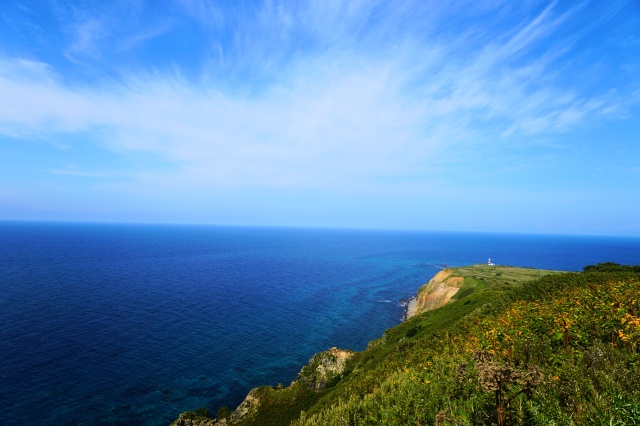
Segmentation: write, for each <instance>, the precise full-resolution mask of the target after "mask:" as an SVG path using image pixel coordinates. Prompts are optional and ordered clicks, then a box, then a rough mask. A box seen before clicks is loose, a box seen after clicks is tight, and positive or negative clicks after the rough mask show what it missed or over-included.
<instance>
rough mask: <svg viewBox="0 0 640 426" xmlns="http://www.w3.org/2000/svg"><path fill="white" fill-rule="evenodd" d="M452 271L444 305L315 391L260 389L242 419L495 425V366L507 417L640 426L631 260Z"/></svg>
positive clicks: (397, 330)
mask: <svg viewBox="0 0 640 426" xmlns="http://www.w3.org/2000/svg"><path fill="white" fill-rule="evenodd" d="M455 274H458V275H460V276H463V277H464V284H463V286H462V288H461V289H460V291H459V292H458V293H457V294H456V296H455V300H454V301H453V302H451V303H449V304H448V305H446V306H444V307H442V308H439V309H436V310H434V311H430V312H426V313H423V314H420V315H417V316H415V317H413V318H411V319H410V320H408V321H406V322H404V323H402V324H400V325H398V326H397V327H394V328H391V329H389V330H387V331H386V332H385V333H384V335H383V336H382V337H381V338H379V339H377V340H375V341H373V342H371V343H370V345H369V347H368V348H367V349H366V350H365V351H363V352H359V353H356V354H355V355H354V356H353V357H352V358H351V359H350V361H349V362H348V367H347V371H346V373H345V375H344V377H343V378H341V379H340V380H337V381H336V382H335V383H332V385H331V386H328V387H327V388H326V389H324V390H323V391H321V392H317V393H316V392H311V391H309V390H308V389H305V388H304V387H302V386H294V387H290V388H286V389H273V388H270V387H264V388H261V390H260V394H261V404H260V406H259V408H258V411H257V413H256V414H255V416H252V417H251V418H249V419H246V420H245V421H244V422H243V423H241V424H243V425H254V424H255V425H270V424H274V425H282V424H289V423H290V422H291V421H292V420H294V421H295V424H298V425H309V426H311V425H343V424H345V425H346V424H371V425H374V424H375V425H377V424H389V425H396V424H436V419H437V421H438V422H439V424H458V425H466V424H494V423H496V422H497V420H498V414H497V407H496V389H495V388H496V382H495V381H494V382H491V380H493V379H491V374H494V373H495V374H498V375H499V374H502V375H503V376H504V377H502V376H501V377H502V378H503V379H504V380H503V384H502V385H500V386H499V387H500V388H501V389H500V393H501V395H502V397H503V398H502V401H507V400H509V401H508V403H506V402H503V403H502V405H503V407H504V414H503V416H504V420H505V421H506V423H505V424H605V423H606V424H620V425H622V424H639V425H640V362H638V361H640V359H639V357H638V355H637V353H636V349H637V344H638V343H639V342H640V318H638V315H640V273H639V271H638V270H637V269H636V270H632V269H627V270H625V269H624V268H621V269H616V268H613V269H612V268H609V269H607V268H601V269H597V268H596V269H591V272H589V273H580V274H575V273H556V272H553V271H540V270H535V269H526V268H510V267H501V266H487V265H474V266H470V267H465V268H457V269H456V270H455ZM532 280H533V281H532ZM478 354H484V355H482V356H479V355H478ZM482 357H484V358H482ZM481 359H484V361H482V360H481ZM487 360H488V361H487ZM487 371H489V373H487ZM496 371H497V373H496ZM492 372H493V373H492ZM538 372H539V373H540V374H539V375H538ZM487 374H488V375H487ZM509 377H510V378H511V379H513V381H512V382H511V383H509ZM534 385H535V386H534ZM301 412H304V413H303V414H302V416H301ZM296 419H297V420H296Z"/></svg>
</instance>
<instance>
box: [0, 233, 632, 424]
mask: <svg viewBox="0 0 640 426" xmlns="http://www.w3.org/2000/svg"><path fill="white" fill-rule="evenodd" d="M489 257H491V258H492V259H493V260H494V261H495V262H496V263H498V264H506V265H514V266H528V267H536V268H549V269H562V270H576V271H577V270H581V269H582V267H583V266H585V265H588V264H595V263H598V262H602V261H614V262H618V263H627V264H638V263H640V238H609V237H575V236H571V237H569V236H539V235H537V236H536V235H504V234H471V233H438V232H408V231H363V230H335V229H333V230H332V229H295V228H241V227H213V226H159V225H158V226H155V225H154V226H152V225H106V224H59V223H58V224H55V223H26V222H22V223H20V222H0V401H2V403H1V404H0V424H2V425H21V424H27V423H30V424H50V425H94V424H104V425H117V424H146V425H166V424H168V423H169V422H170V421H171V420H173V419H174V418H176V417H177V416H178V414H179V413H180V412H182V411H185V410H189V409H194V408H197V407H200V406H207V407H209V408H210V409H213V411H215V410H216V409H217V408H218V407H220V406H222V405H228V406H229V407H231V408H235V406H236V405H237V404H239V403H240V402H241V401H242V399H243V398H244V396H245V395H246V393H247V392H248V391H249V390H250V389H251V388H252V387H255V386H258V385H263V384H268V385H275V384H277V383H278V382H282V383H284V384H289V382H290V381H291V380H292V379H294V378H295V376H296V374H297V372H298V371H299V369H300V368H301V367H302V365H304V364H305V363H306V362H307V361H308V360H309V358H311V356H312V355H313V354H314V353H315V352H318V351H321V350H324V349H327V348H329V347H331V346H338V347H342V348H350V349H354V350H362V349H364V348H365V347H366V345H367V342H369V341H370V340H372V339H374V338H377V337H379V336H380V335H381V334H382V332H383V331H384V330H385V329H387V328H389V327H392V326H394V325H396V324H397V323H398V322H400V320H401V318H402V314H403V308H402V307H401V306H400V305H399V303H398V300H400V299H403V298H407V297H409V296H410V295H412V294H413V293H415V291H416V290H417V289H418V287H419V286H420V285H422V284H423V283H425V282H426V281H428V280H429V279H430V278H431V277H432V276H433V275H434V274H435V273H437V272H438V271H439V269H440V268H441V266H442V265H444V264H447V265H449V266H459V265H467V264H472V263H480V262H486V261H487V258H489Z"/></svg>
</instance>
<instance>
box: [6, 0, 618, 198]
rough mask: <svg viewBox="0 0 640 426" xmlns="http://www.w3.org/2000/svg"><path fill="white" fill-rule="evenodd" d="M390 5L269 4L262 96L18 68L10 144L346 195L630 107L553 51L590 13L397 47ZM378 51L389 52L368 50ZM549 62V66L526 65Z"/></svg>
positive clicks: (201, 84)
mask: <svg viewBox="0 0 640 426" xmlns="http://www.w3.org/2000/svg"><path fill="white" fill-rule="evenodd" d="M180 4H181V5H182V7H184V8H185V10H187V11H188V12H189V13H190V14H191V16H192V17H193V18H195V19H196V20H198V21H199V22H201V23H203V25H205V24H206V25H214V26H215V25H224V23H223V20H224V19H225V17H224V15H223V11H221V10H220V9H218V8H217V7H216V6H215V5H214V4H213V3H212V2H205V1H202V0H181V1H180ZM377 6H378V3H376V2H323V1H317V2H310V3H309V4H308V5H307V6H306V7H304V8H302V9H300V7H294V8H285V7H284V4H283V3H278V2H273V3H268V6H267V7H265V8H263V9H261V10H260V11H259V12H260V13H259V14H258V15H259V16H260V18H259V22H258V23H257V24H256V27H254V28H251V27H249V26H243V28H242V31H244V33H243V32H242V31H239V32H238V33H237V34H240V35H242V34H244V35H245V36H246V40H245V41H243V42H241V43H242V46H243V47H244V48H246V49H251V50H249V51H248V53H247V54H246V57H250V62H248V63H247V64H244V65H242V67H246V68H247V69H253V68H254V67H258V66H259V67H267V65H268V64H269V63H270V58H271V63H272V64H273V67H272V69H270V70H268V71H266V72H267V74H268V75H269V79H267V82H266V83H264V82H260V83H259V84H261V87H260V90H259V91H252V90H247V91H238V90H234V89H230V88H229V87H226V86H224V85H223V84H222V83H221V81H219V80H215V78H214V79H211V78H209V79H207V78H204V79H203V80H202V81H193V80H189V79H187V78H185V77H183V76H181V74H180V72H169V71H158V72H146V73H142V74H137V75H129V76H127V77H126V78H125V79H124V80H123V81H121V82H119V83H103V84H100V85H95V86H92V87H88V86H82V87H79V86H77V85H76V86H72V85H69V84H68V83H67V82H63V81H62V80H61V79H60V78H58V77H57V76H56V74H55V72H54V71H53V70H52V68H51V67H50V66H48V65H46V64H44V63H40V62H36V61H25V60H15V59H9V58H4V59H2V62H1V65H2V67H0V132H2V133H4V134H5V135H10V136H12V137H18V138H20V137H21V138H31V137H41V136H43V135H50V134H55V133H77V132H88V131H95V130H100V131H96V132H95V136H94V137H95V139H94V140H88V141H87V142H86V143H97V144H100V145H101V146H103V147H107V148H108V149H111V150H113V151H115V152H120V153H127V152H142V153H149V154H152V155H156V156H158V157H160V158H162V159H163V160H164V161H165V162H170V163H172V164H174V165H175V167H176V168H175V169H174V170H173V171H172V172H161V171H155V172H154V171H151V172H149V171H148V170H147V171H145V172H141V171H132V175H134V176H135V177H136V178H137V179H139V180H140V181H141V182H142V183H143V184H144V183H149V182H154V183H158V182H162V183H165V184H166V183H168V182H170V181H173V182H174V183H175V182H178V184H185V183H188V184H190V185H194V186H197V187H217V188H233V187H238V186H243V187H247V186H250V187H275V188H282V187H285V188H324V189H327V188H333V189H335V190H337V191H341V190H348V189H349V188H368V189H372V188H374V187H377V186H378V185H383V184H384V182H385V180H387V179H395V178H398V177H405V178H407V179H408V180H414V181H415V180H421V179H423V180H424V179H426V180H428V179H435V176H434V175H433V170H435V169H437V166H438V164H449V163H450V162H451V161H459V162H465V161H468V162H472V161H474V160H475V159H476V158H477V157H476V156H477V153H478V152H480V150H481V149H483V148H482V146H483V145H485V144H495V143H498V142H499V141H501V140H502V141H503V140H505V139H510V140H511V141H517V143H523V141H526V140H527V137H530V136H532V135H534V136H535V135H548V134H556V133H561V132H565V131H567V130H568V129H571V128H572V127H573V126H578V125H580V124H581V123H584V122H586V121H588V120H590V119H592V118H593V117H597V116H600V115H603V114H608V113H610V111H612V110H615V109H616V108H623V107H624V106H623V105H621V102H619V99H617V98H615V97H613V96H611V95H609V94H608V93H606V92H605V93H598V92H595V93H580V92H577V91H576V90H574V89H573V88H572V85H571V84H570V83H571V82H570V81H567V79H566V78H559V77H558V76H554V75H553V70H552V68H553V64H554V61H555V60H556V59H557V57H558V55H562V53H558V52H566V49H569V48H570V47H566V49H565V48H564V47H563V46H562V43H563V40H564V39H563V38H558V39H556V40H555V42H556V45H554V46H553V47H552V48H546V49H541V48H540V43H541V42H542V41H544V40H546V39H547V38H548V37H550V36H552V35H553V34H555V33H556V32H557V31H558V29H559V28H561V27H562V25H563V24H564V23H566V22H567V21H568V20H570V19H573V18H574V16H575V15H576V14H578V13H579V10H569V11H565V12H562V13H559V12H557V11H556V6H555V4H551V5H549V6H548V7H546V8H544V9H542V11H540V12H539V13H538V14H535V15H533V16H532V17H531V18H530V19H527V20H523V21H522V22H518V23H517V24H516V25H514V26H512V27H509V28H507V29H506V30H504V31H502V32H499V33H497V34H495V37H494V38H490V37H488V36H487V34H486V33H485V30H483V29H479V28H474V30H473V31H462V32H461V33H460V34H446V37H445V36H441V37H436V35H437V32H434V31H435V30H436V29H437V28H438V25H437V24H436V23H429V21H428V20H427V24H425V25H426V26H427V29H426V30H425V32H426V34H427V36H423V35H420V31H419V30H420V29H422V27H420V26H418V27H416V25H417V24H416V21H415V20H414V21H410V23H409V24H410V25H409V24H408V26H413V28H408V29H406V31H404V32H402V31H401V33H402V36H401V37H398V38H397V39H395V40H386V41H385V42H382V40H384V38H385V34H387V31H389V25H401V24H402V22H403V20H408V16H407V15H403V12H402V11H403V8H402V7H401V6H399V7H398V9H399V10H400V11H397V10H396V11H395V12H393V13H396V14H397V15H396V16H395V17H394V18H393V20H391V21H390V22H387V23H384V24H380V26H379V27H377V28H378V30H377V31H372V30H371V28H369V27H368V26H370V25H371V23H370V21H371V20H374V19H380V17H379V16H376V13H375V12H376V7H377ZM385 10H388V9H385ZM436 11H437V9H436ZM434 13H435V12H434ZM84 22H85V23H84V24H82V25H80V26H78V27H77V28H76V31H77V37H76V42H75V43H74V44H73V45H72V46H71V49H70V52H71V54H72V55H74V56H75V55H78V56H81V55H90V54H92V52H98V51H99V49H100V40H101V39H102V38H104V37H105V36H106V35H105V34H106V32H105V31H106V30H105V28H104V26H103V25H101V24H100V22H99V21H92V20H88V21H84ZM407 22H409V21H407ZM243 25H246V23H244V24H243ZM270 25H271V26H270ZM165 28H166V27H158V28H157V29H156V30H151V31H149V32H146V33H139V35H138V37H137V38H135V37H134V38H133V39H131V40H130V41H131V42H132V43H134V44H135V43H138V42H141V41H143V40H145V39H147V38H150V37H154V36H156V35H158V34H160V33H162V32H163V31H165ZM474 31H477V34H474ZM300 34H307V36H308V37H309V39H310V40H311V41H310V43H311V44H313V42H314V40H315V41H318V40H319V41H321V42H317V43H316V45H314V46H315V47H314V46H312V47H311V48H308V49H304V50H301V49H299V47H298V46H297V45H295V43H294V39H295V37H296V36H298V35H300ZM261 35H264V37H263V40H262V42H263V43H262V44H261V43H260V42H259V40H258V39H260V36H261ZM431 36H433V37H431ZM476 36H477V39H478V40H482V43H478V42H477V41H475V40H474V37H476ZM269 37H271V38H270V39H269ZM373 39H375V40H377V41H378V42H379V44H376V46H378V47H379V50H378V51H375V50H374V49H371V48H369V47H367V46H363V45H362V40H373ZM256 40H258V42H257V44H252V43H253V42H254V41H256ZM487 40H488V41H487ZM318 46H319V47H318ZM269 47H271V48H273V49H275V50H278V49H280V50H279V51H276V52H271V51H269ZM236 48H237V45H236ZM534 48H535V49H539V50H542V51H543V54H540V55H533V56H532V55H526V54H525V53H526V52H529V51H531V50H532V49H534ZM549 52H551V53H549ZM235 54H236V59H237V57H238V56H242V52H240V53H238V52H236V53H235ZM212 66H214V67H215V66H216V64H213V65H212ZM541 80H544V84H541ZM248 84H256V83H255V82H253V81H252V82H249V83H248ZM510 143H516V142H510ZM451 152H455V153H456V155H455V157H456V158H455V160H454V159H452V158H451V157H450V153H451ZM447 156H449V157H448V158H447ZM54 172H56V173H67V174H69V173H73V172H68V171H67V172H65V171H64V170H54ZM82 173H84V175H86V176H91V175H92V174H95V173H94V172H92V171H87V172H82ZM409 177H410V178H409ZM411 184H412V183H411ZM411 184H408V185H411Z"/></svg>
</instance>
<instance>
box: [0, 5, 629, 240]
mask: <svg viewBox="0 0 640 426" xmlns="http://www.w3.org/2000/svg"><path fill="white" fill-rule="evenodd" d="M449 3H453V4H449ZM639 160H640V3H638V2H637V1H635V0H628V1H616V0H612V1H606V2H603V1H583V2H569V1H558V2H548V1H535V0H525V1H519V2H514V1H511V0H504V1H500V0H496V1H482V2H478V1H458V2H441V1H425V0H420V1H399V0H394V1H375V0H366V1H359V0H352V1H330V0H310V1H206V0H166V1H150V0H147V1H145V0H114V1H109V2H104V1H92V0H83V1H55V0H50V1H47V0H32V1H12V0H0V219H9V220H13V219H20V220H74V221H75V220H81V221H109V222H172V223H173V222H175V223H212V224H237V225H290V226H330V227H334V226H336V227H365V228H401V229H429V230H457V231H499V232H533V233H567V234H608V235H636V236H637V235H640V196H639V195H640V161H639Z"/></svg>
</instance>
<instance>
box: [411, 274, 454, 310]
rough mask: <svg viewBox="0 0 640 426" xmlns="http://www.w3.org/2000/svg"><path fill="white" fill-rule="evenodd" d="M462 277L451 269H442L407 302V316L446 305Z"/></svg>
mask: <svg viewBox="0 0 640 426" xmlns="http://www.w3.org/2000/svg"><path fill="white" fill-rule="evenodd" d="M463 282H464V278H463V277H460V276H457V275H454V274H453V269H443V270H442V271H440V272H438V273H437V274H436V275H435V276H434V277H433V278H431V280H430V281H429V282H428V283H427V284H425V285H423V286H422V287H420V289H419V290H418V294H417V295H416V297H415V298H414V299H412V300H411V301H410V302H409V305H408V307H407V318H411V317H412V316H414V315H417V314H420V313H422V312H426V311H430V310H432V309H436V308H439V307H441V306H444V305H446V304H447V303H449V302H450V301H451V298H452V297H453V296H454V295H455V294H456V293H457V292H458V290H459V289H460V287H461V286H462V283H463Z"/></svg>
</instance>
